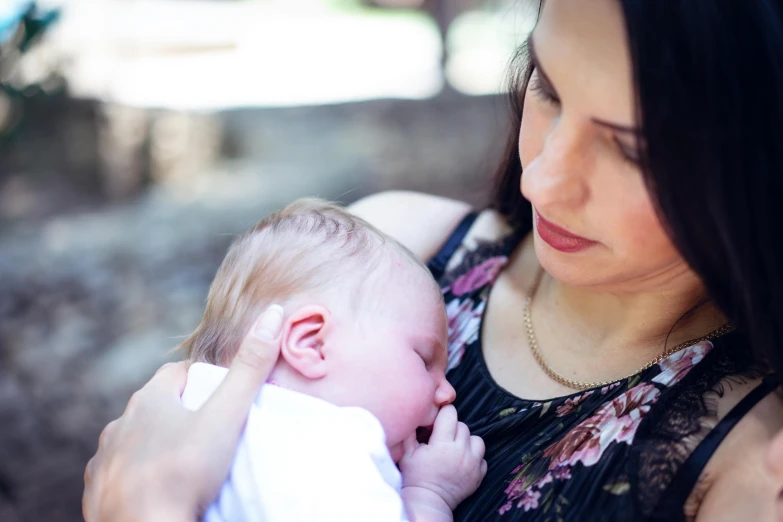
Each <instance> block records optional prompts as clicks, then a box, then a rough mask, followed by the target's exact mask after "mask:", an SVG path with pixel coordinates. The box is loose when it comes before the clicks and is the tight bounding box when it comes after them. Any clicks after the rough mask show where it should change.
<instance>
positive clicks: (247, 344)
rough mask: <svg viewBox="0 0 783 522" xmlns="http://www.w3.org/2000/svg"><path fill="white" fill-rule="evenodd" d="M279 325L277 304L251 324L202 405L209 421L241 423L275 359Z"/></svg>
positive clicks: (238, 424)
mask: <svg viewBox="0 0 783 522" xmlns="http://www.w3.org/2000/svg"><path fill="white" fill-rule="evenodd" d="M282 327H283V308H282V307H281V306H279V305H276V304H273V305H271V306H270V307H269V308H267V309H266V310H265V311H264V313H262V314H261V315H260V316H259V317H258V319H256V322H255V323H254V324H253V326H251V327H250V330H249V331H248V333H247V335H246V336H245V338H244V340H243V341H242V344H241V346H240V347H239V351H238V352H237V355H236V357H234V360H233V361H232V362H231V366H230V367H229V369H228V373H227V374H226V377H225V379H223V382H222V383H221V384H220V386H219V387H218V389H217V390H215V393H213V394H212V396H211V397H210V398H209V400H208V401H207V402H206V404H204V406H203V407H202V408H201V411H203V412H204V414H205V418H209V419H210V422H211V423H216V424H218V425H220V424H222V425H223V426H224V427H227V426H237V427H241V426H243V425H244V421H245V419H246V418H247V413H248V411H249V410H250V406H251V405H252V404H253V400H254V399H255V397H256V395H258V391H259V390H260V389H261V385H262V384H264V382H266V380H267V378H268V377H269V374H270V373H272V368H274V366H275V363H277V359H278V357H279V355H280V332H281V330H282Z"/></svg>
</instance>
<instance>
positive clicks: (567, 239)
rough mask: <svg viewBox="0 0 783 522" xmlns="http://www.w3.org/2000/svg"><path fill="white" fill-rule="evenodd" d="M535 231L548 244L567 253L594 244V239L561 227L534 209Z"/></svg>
mask: <svg viewBox="0 0 783 522" xmlns="http://www.w3.org/2000/svg"><path fill="white" fill-rule="evenodd" d="M535 213H536V214H535V217H536V232H538V235H539V237H540V238H541V239H543V240H544V241H545V242H546V243H547V244H548V245H549V246H551V247H552V248H554V249H555V250H559V251H560V252H565V253H568V254H571V253H574V252H579V251H581V250H584V249H586V248H590V247H591V246H593V245H595V244H596V242H595V241H590V240H589V239H585V238H583V237H581V236H577V235H574V234H572V233H571V232H569V231H568V230H566V229H564V228H561V227H559V226H557V225H555V224H554V223H550V222H549V221H547V220H546V219H544V218H543V217H541V214H539V213H538V210H535Z"/></svg>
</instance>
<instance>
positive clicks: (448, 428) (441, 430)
mask: <svg viewBox="0 0 783 522" xmlns="http://www.w3.org/2000/svg"><path fill="white" fill-rule="evenodd" d="M456 434H457V410H456V408H454V406H452V405H451V404H449V405H447V406H444V407H442V408H441V409H440V411H439V412H438V416H437V417H435V424H434V425H433V426H432V435H430V442H434V441H447V442H451V441H453V440H454V437H455V436H456Z"/></svg>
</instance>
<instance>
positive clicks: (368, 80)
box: [54, 0, 529, 110]
mask: <svg viewBox="0 0 783 522" xmlns="http://www.w3.org/2000/svg"><path fill="white" fill-rule="evenodd" d="M336 4H337V5H338V6H337V7H336V6H335V5H336ZM345 4H350V2H342V3H341V2H338V1H334V0H333V1H331V2H329V1H328V0H321V1H317V0H309V1H307V0H298V1H297V0H289V1H287V2H285V1H272V0H255V1H250V0H248V1H234V2H229V1H206V0H202V1H194V0H68V3H67V4H66V6H65V9H64V11H63V15H64V16H63V19H62V22H61V24H60V27H59V28H58V30H57V32H55V33H54V37H55V38H56V39H57V42H58V48H59V49H60V50H63V51H65V52H67V53H69V54H70V55H71V56H72V58H71V59H70V65H69V66H68V68H67V70H66V76H67V80H68V82H69V86H70V89H71V92H72V93H73V94H74V95H76V96H80V97H91V98H98V99H101V100H105V101H110V102H115V103H119V104H123V105H133V106H140V107H165V108H173V109H183V110H215V109H225V108H232V107H253V106H266V107H274V106H293V105H314V104H329V103H342V102H350V101H359V100H367V99H377V98H401V99H422V98H428V97H431V96H434V95H436V94H437V93H438V92H440V91H441V90H442V88H443V87H444V84H445V82H448V83H449V84H450V85H451V86H453V87H454V88H456V89H457V90H460V91H462V92H465V93H469V94H488V93H493V92H498V91H499V90H501V89H502V87H503V75H504V72H505V68H506V65H507V62H508V59H509V58H510V56H511V54H512V52H513V49H514V47H515V46H516V45H517V44H518V43H519V42H521V41H522V40H523V39H524V37H525V36H526V34H527V31H529V27H528V26H527V24H526V23H525V20H526V19H525V18H524V16H523V13H520V12H519V9H516V10H515V9H514V8H513V7H508V8H504V9H505V10H500V11H495V12H493V11H489V10H486V9H484V10H480V11H473V12H469V13H465V14H464V15H462V16H460V17H459V18H458V19H457V20H456V21H455V22H454V24H453V25H452V29H451V31H450V32H449V35H448V39H447V48H448V50H449V53H448V61H447V63H446V66H445V73H444V68H443V67H442V66H441V60H442V53H443V49H442V45H441V38H440V35H439V32H438V29H437V26H436V24H435V22H434V21H433V20H432V19H431V18H429V17H428V16H427V15H425V14H423V13H421V12H418V11H413V10H397V11H390V10H379V9H367V8H360V7H354V8H346V7H345Z"/></svg>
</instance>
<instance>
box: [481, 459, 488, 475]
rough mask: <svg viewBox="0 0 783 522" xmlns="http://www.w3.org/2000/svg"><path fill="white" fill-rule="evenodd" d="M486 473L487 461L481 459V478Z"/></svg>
mask: <svg viewBox="0 0 783 522" xmlns="http://www.w3.org/2000/svg"><path fill="white" fill-rule="evenodd" d="M486 475H487V461H486V460H482V461H481V478H484V477H485V476H486Z"/></svg>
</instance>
